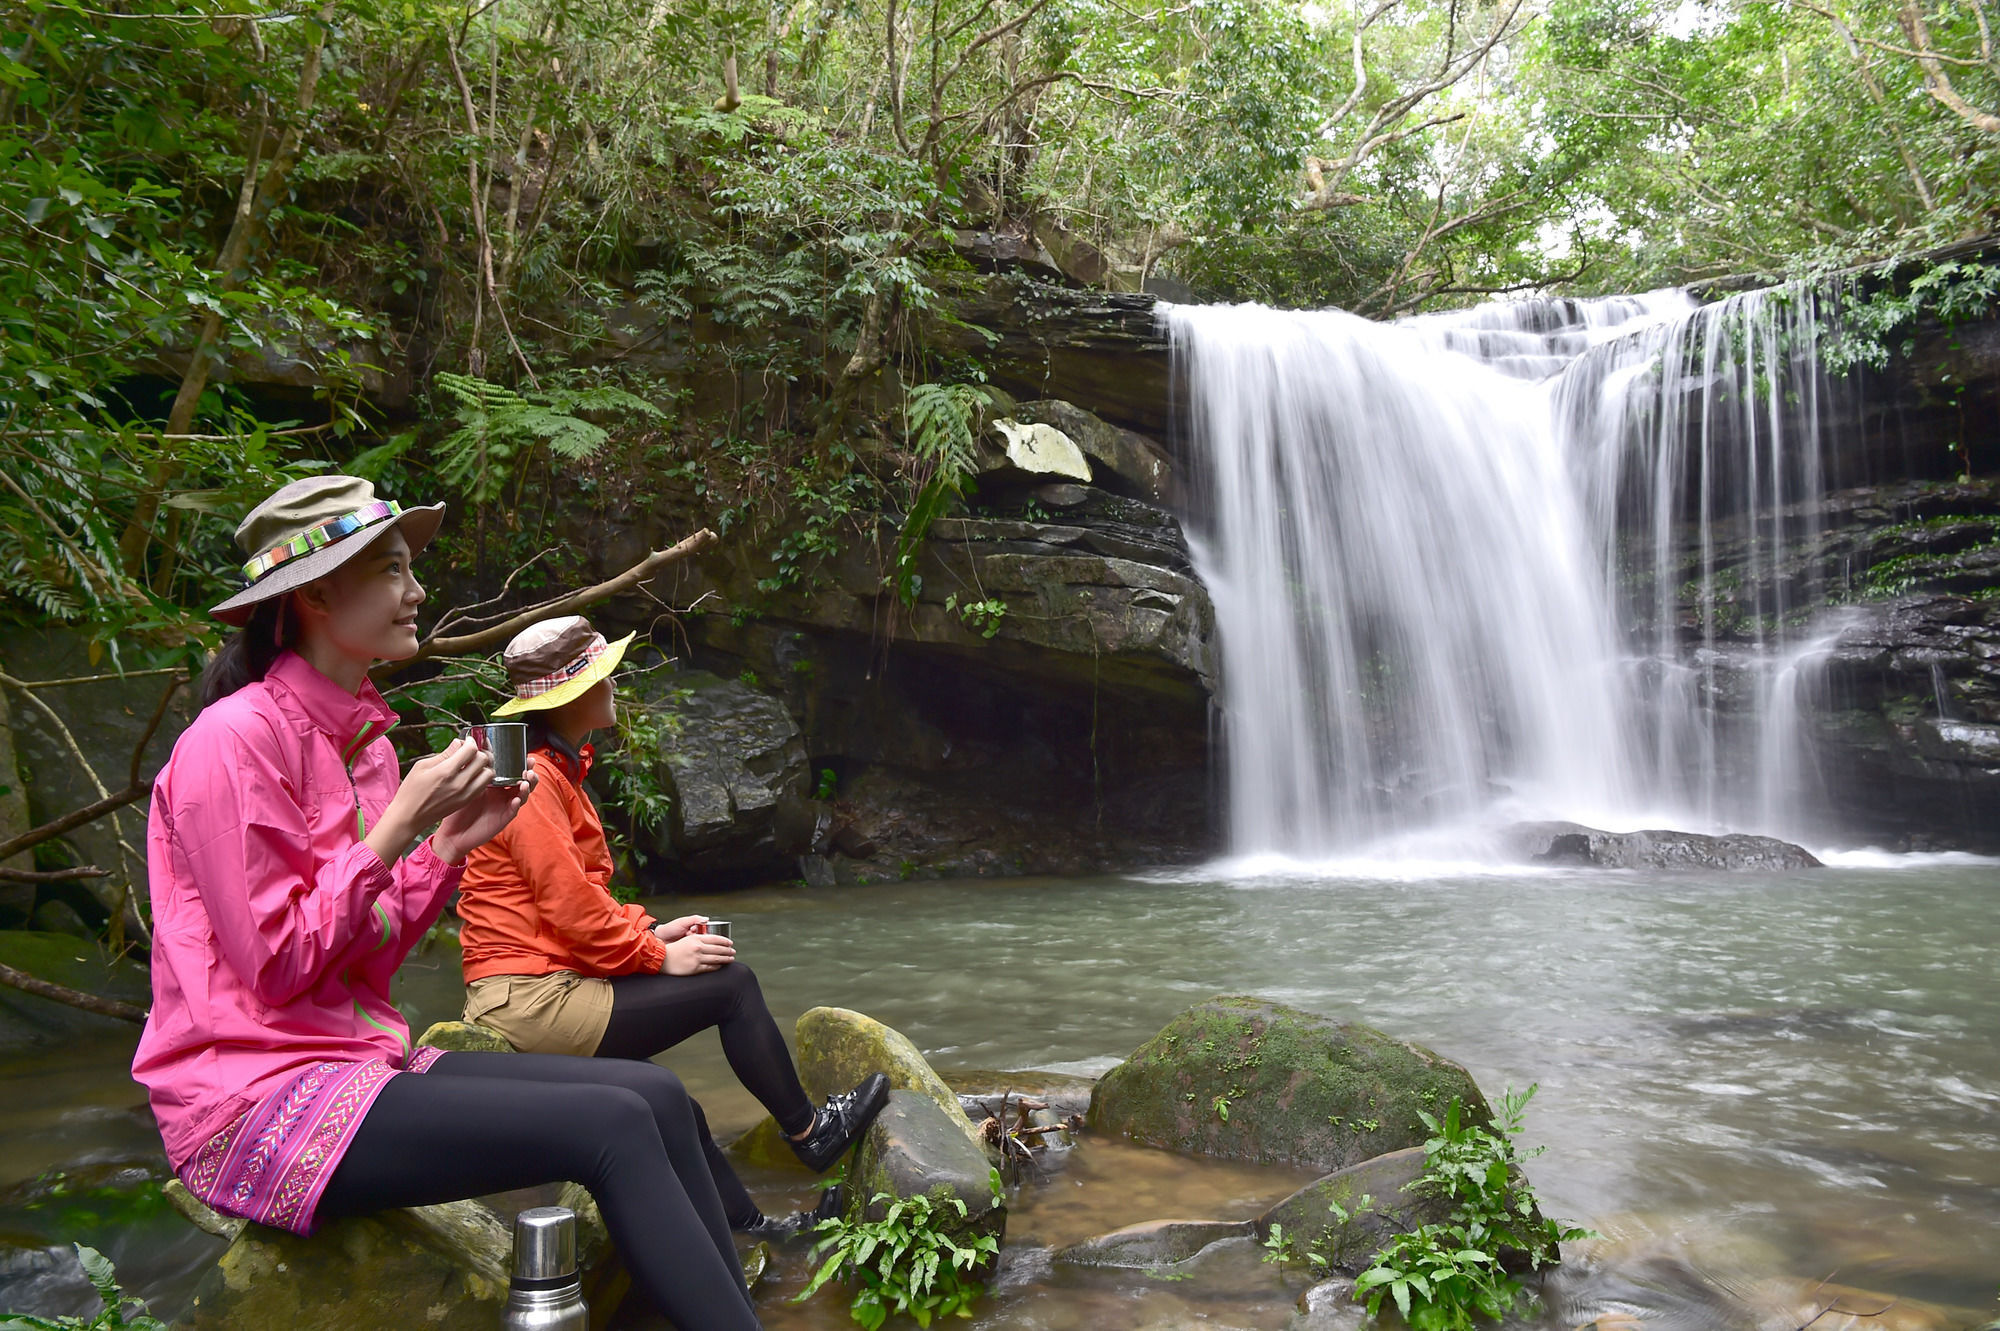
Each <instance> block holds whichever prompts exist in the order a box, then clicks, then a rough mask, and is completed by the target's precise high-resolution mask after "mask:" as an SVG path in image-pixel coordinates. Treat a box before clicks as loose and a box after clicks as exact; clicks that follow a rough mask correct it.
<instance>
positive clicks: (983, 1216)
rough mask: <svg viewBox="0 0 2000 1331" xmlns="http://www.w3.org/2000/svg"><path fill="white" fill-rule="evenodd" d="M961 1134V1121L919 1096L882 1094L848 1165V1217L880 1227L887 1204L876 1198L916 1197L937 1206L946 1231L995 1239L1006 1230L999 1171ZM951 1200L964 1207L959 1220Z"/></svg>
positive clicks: (960, 1117)
mask: <svg viewBox="0 0 2000 1331" xmlns="http://www.w3.org/2000/svg"><path fill="white" fill-rule="evenodd" d="M965 1126H966V1123H965V1116H964V1115H963V1114H959V1113H952V1112H947V1111H946V1110H944V1109H943V1108H941V1107H939V1105H938V1103H937V1102H936V1101H935V1100H933V1099H932V1098H931V1097H930V1096H928V1095H926V1094H924V1093H923V1092H921V1091H903V1090H897V1091H891V1092H889V1103H888V1104H887V1105H885V1106H884V1107H883V1109H882V1112H881V1113H880V1114H878V1115H877V1116H876V1118H875V1122H874V1123H872V1124H871V1125H870V1126H869V1128H868V1135H867V1136H866V1137H865V1138H864V1139H863V1140H862V1144H861V1150H860V1153H859V1155H858V1157H857V1158H856V1160H855V1164H854V1170H853V1173H852V1174H851V1176H850V1177H851V1178H852V1180H853V1182H852V1185H851V1187H850V1189H849V1196H848V1199H847V1204H848V1208H849V1212H850V1214H857V1213H858V1214H865V1215H867V1216H868V1217H869V1218H870V1219H880V1218H881V1217H882V1215H883V1213H884V1212H885V1211H886V1210H887V1203H886V1202H882V1201H878V1200H876V1199H877V1198H878V1197H884V1196H886V1197H891V1198H895V1197H915V1196H917V1195H919V1194H922V1195H924V1196H928V1197H929V1198H931V1200H932V1201H933V1202H937V1203H941V1204H942V1206H941V1208H940V1209H939V1210H938V1211H935V1212H933V1214H935V1215H936V1216H937V1217H938V1219H939V1221H940V1223H941V1225H942V1226H943V1228H945V1229H946V1230H948V1231H950V1232H952V1233H955V1234H967V1235H972V1234H991V1235H993V1236H994V1237H995V1238H999V1237H1000V1236H1001V1235H1002V1233H1003V1232H1004V1231H1005V1230H1006V1228H1007V1205H1006V1200H1005V1197H1004V1196H1003V1194H1002V1193H1001V1192H1000V1191H999V1188H998V1184H999V1179H1000V1175H999V1171H997V1170H996V1169H994V1167H993V1165H992V1163H991V1162H990V1161H988V1160H987V1158H986V1151H985V1149H984V1148H983V1147H981V1146H980V1145H979V1143H978V1142H976V1141H974V1140H973V1139H972V1137H971V1136H970V1134H968V1133H967V1132H966V1131H965ZM954 1198H955V1199H957V1200H958V1201H960V1202H963V1203H964V1205H965V1214H964V1215H963V1216H961V1215H960V1214H959V1213H958V1208H957V1207H956V1206H953V1205H952V1204H951V1201H952V1199H954Z"/></svg>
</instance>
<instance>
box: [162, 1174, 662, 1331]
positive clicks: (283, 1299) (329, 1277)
mask: <svg viewBox="0 0 2000 1331" xmlns="http://www.w3.org/2000/svg"><path fill="white" fill-rule="evenodd" d="M167 1191H168V1195H169V1197H170V1198H171V1199H172V1200H173V1201H174V1204H175V1205H176V1206H177V1207H179V1208H180V1209H181V1210H182V1212H183V1213H184V1214H188V1215H190V1217H191V1218H193V1219H194V1220H195V1222H196V1223H197V1224H198V1225H200V1226H201V1227H202V1228H205V1229H208V1230H209V1232H211V1233H219V1234H222V1235H224V1236H228V1235H229V1234H230V1233H231V1231H232V1230H233V1231H234V1238H233V1241H232V1242H231V1244H230V1246H229V1250H228V1251H227V1252H225V1253H224V1254H223V1255H222V1257H221V1258H220V1259H219V1260H218V1261H217V1262H216V1265H215V1267H214V1268H213V1269H212V1270H211V1271H210V1272H209V1273H208V1275H206V1276H205V1277H203V1279H202V1281H201V1284H200V1287H199V1288H198V1290H197V1291H196V1294H195V1298H194V1302H193V1304H192V1306H191V1307H190V1308H189V1310H188V1315H187V1317H186V1319H185V1320H184V1322H183V1323H182V1325H185V1326H187V1327H189V1328H192V1329H193V1331H206V1329H208V1328H215V1329H218V1331H219V1329H222V1328H227V1329H228V1331H268V1328H271V1327H284V1328H286V1331H376V1329H377V1328H379V1329H380V1331H400V1329H401V1328H404V1327H409V1326H412V1325H421V1326H427V1327H444V1328H448V1329H449V1328H463V1329H464V1331H491V1328H492V1327H494V1326H496V1325H497V1324H498V1323H499V1320H500V1310H501V1308H502V1307H503V1306H504V1304H505V1302H506V1298H507V1276H508V1261H509V1256H510V1254H511V1252H512V1250H513V1235H512V1232H511V1230H510V1228H509V1225H508V1222H507V1221H506V1220H505V1219H504V1218H503V1217H502V1216H501V1215H500V1214H499V1213H497V1212H495V1211H494V1210H493V1209H492V1208H491V1207H490V1206H488V1205H486V1203H484V1202H481V1201H474V1200H467V1201H458V1202H445V1203H443V1204H441V1205H437V1206H417V1207H409V1208H407V1209H403V1210H395V1211H384V1212H381V1213H380V1214H377V1215H372V1216H359V1217H351V1218H347V1219H341V1220H335V1221H332V1222H331V1223H329V1224H327V1225H325V1226H323V1227H322V1228H321V1229H320V1230H319V1231H318V1232H317V1233H315V1234H314V1235H313V1236H312V1237H311V1238H302V1237H300V1236H298V1235H296V1234H289V1233H286V1232H285V1231H283V1230H277V1229H270V1228H267V1227H266V1226H263V1225H255V1224H249V1223H247V1222H244V1221H240V1220H230V1219H228V1218H226V1217H222V1216H220V1215H217V1214H216V1213H215V1212H213V1211H211V1210H209V1209H208V1208H207V1207H206V1206H204V1205H203V1204H202V1203H201V1202H200V1201H199V1200H198V1199H196V1198H194V1197H193V1196H192V1195H191V1194H188V1193H186V1190H185V1189H180V1190H179V1195H176V1191H175V1187H174V1186H172V1185H170V1186H169V1188H168V1190H167ZM190 1203H192V1206H190V1205H189V1204H190ZM557 1204H558V1205H562V1206H567V1207H569V1208H570V1209H571V1210H572V1211H574V1212H576V1218H577V1265H578V1269H579V1270H580V1271H581V1272H582V1273H583V1288H584V1298H585V1300H586V1301H587V1302H588V1303H589V1304H590V1305H591V1320H592V1322H594V1323H596V1324H598V1325H603V1324H604V1323H605V1322H606V1321H607V1320H608V1319H609V1317H610V1315H611V1313H612V1312H613V1311H614V1310H615V1309H616V1308H617V1306H618V1303H619V1301H620V1300H621V1299H622V1298H623V1297H624V1295H625V1292H626V1290H627V1289H628V1288H629V1286H630V1279H629V1277H628V1276H627V1275H626V1274H625V1272H624V1269H623V1267H622V1265H621V1264H620V1263H619V1262H617V1261H616V1260H615V1258H614V1254H613V1253H612V1250H611V1242H610V1236H609V1234H608V1233H607V1231H606V1230H605V1228H604V1220H603V1217H602V1216H601V1215H600V1213H599V1212H598V1209H597V1204H596V1202H594V1201H593V1200H592V1199H591V1196H590V1194H589V1193H588V1192H586V1191H584V1189H582V1188H581V1187H579V1186H578V1185H576V1184H573V1183H572V1184H565V1185H563V1187H562V1190H561V1193H560V1195H559V1197H558V1198H557ZM201 1212H206V1218H204V1217H203V1216H202V1215H201V1214H200V1213H201Z"/></svg>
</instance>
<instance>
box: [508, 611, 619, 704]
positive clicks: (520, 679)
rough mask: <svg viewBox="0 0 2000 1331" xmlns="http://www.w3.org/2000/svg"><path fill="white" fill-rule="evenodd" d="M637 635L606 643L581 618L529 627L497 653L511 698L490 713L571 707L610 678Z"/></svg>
mask: <svg viewBox="0 0 2000 1331" xmlns="http://www.w3.org/2000/svg"><path fill="white" fill-rule="evenodd" d="M638 636H639V635H638V634H636V633H628V634H626V635H625V636H624V637H622V638H620V639H619V640H618V641H617V642H606V641H605V640H604V635H603V634H602V633H599V632H598V631H597V630H596V629H594V628H592V627H591V626H590V621H589V620H587V619H585V618H584V617H583V616H582V615H564V616H562V617H561V618H559V619H545V620H543V621H542V622H541V623H539V624H530V625H529V626H528V627H527V628H524V629H522V630H521V631H520V632H519V633H517V634H515V635H514V640H513V641H512V642H510V643H508V644H507V650H506V651H504V652H502V653H501V654H500V661H501V664H503V665H505V666H506V667H507V682H508V683H509V684H511V685H513V686H514V696H513V697H511V698H509V699H508V700H507V701H506V702H504V703H501V704H500V705H499V706H498V707H496V708H494V709H493V715H495V716H512V715H514V714H515V713H516V712H539V711H544V710H546V709H548V708H551V707H561V706H562V705H563V704H564V703H567V702H574V701H575V700H576V699H578V698H581V697H582V696H583V695H584V694H586V693H588V692H589V691H590V689H591V686H593V685H594V684H596V683H597V682H598V681H600V680H603V679H608V678H610V676H611V672H612V671H614V670H616V669H617V668H618V663H619V662H620V661H622V660H624V659H625V649H626V648H627V647H629V646H631V645H632V639H634V638H636V637H638Z"/></svg>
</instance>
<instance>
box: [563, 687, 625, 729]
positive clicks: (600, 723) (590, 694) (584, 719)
mask: <svg viewBox="0 0 2000 1331" xmlns="http://www.w3.org/2000/svg"><path fill="white" fill-rule="evenodd" d="M572 709H573V712H574V716H573V721H574V724H575V727H576V729H577V730H578V731H585V730H602V729H603V728H604V727H606V726H608V725H611V724H613V723H614V722H616V721H617V720H618V702H617V699H616V697H615V696H614V694H613V693H612V689H611V681H610V680H608V679H600V680H598V681H597V682H596V683H595V684H592V685H591V686H590V688H589V689H588V690H586V691H585V692H584V693H583V694H582V696H580V697H579V698H577V700H576V701H575V702H573V703H571V704H569V706H568V707H566V708H564V709H563V710H565V711H571V710H572Z"/></svg>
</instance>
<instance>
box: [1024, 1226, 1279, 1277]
mask: <svg viewBox="0 0 2000 1331" xmlns="http://www.w3.org/2000/svg"><path fill="white" fill-rule="evenodd" d="M1256 1231H1257V1222H1256V1221H1254V1220H1148V1221H1145V1222H1144V1223H1142V1224H1137V1225H1127V1226H1125V1227H1124V1228H1123V1229H1114V1230H1112V1231H1111V1232H1110V1233H1109V1234H1099V1235H1098V1236H1097V1237H1096V1238H1091V1239H1085V1240H1084V1241H1083V1242H1081V1243H1072V1244H1070V1245H1069V1246H1068V1247H1067V1248H1061V1249H1058V1250H1057V1251H1056V1253H1055V1260H1056V1261H1058V1262H1061V1263H1064V1264H1066V1265H1069V1266H1112V1267H1125V1268H1130V1269H1136V1270H1148V1269H1151V1268H1153V1267H1158V1266H1168V1265H1171V1264H1173V1263H1175V1262H1184V1261H1186V1260H1187V1259H1188V1258H1190V1257H1193V1256H1194V1255H1195V1254H1196V1253H1198V1252H1200V1251H1201V1250H1202V1249H1203V1248H1206V1247H1207V1246H1208V1245H1209V1244H1211V1243H1219V1242H1221V1241H1222V1240H1224V1239H1241V1238H1250V1237H1253V1236H1254V1235H1255V1234H1256Z"/></svg>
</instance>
